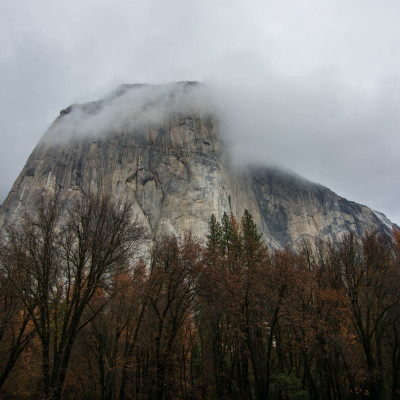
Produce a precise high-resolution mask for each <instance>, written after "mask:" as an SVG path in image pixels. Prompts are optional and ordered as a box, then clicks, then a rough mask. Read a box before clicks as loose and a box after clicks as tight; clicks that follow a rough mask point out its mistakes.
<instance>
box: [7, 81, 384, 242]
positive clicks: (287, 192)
mask: <svg viewBox="0 0 400 400" xmlns="http://www.w3.org/2000/svg"><path fill="white" fill-rule="evenodd" d="M201 88H202V86H201V85H198V84H196V83H194V82H182V83H179V84H174V85H167V86H155V87H153V86H146V85H123V86H121V87H119V88H118V89H117V90H116V91H115V92H114V93H113V94H112V95H111V96H109V97H108V98H107V99H103V100H101V101H98V102H93V103H88V104H83V105H73V106H70V107H68V108H67V109H65V110H62V111H61V112H60V116H59V117H58V118H57V119H56V121H55V122H54V123H53V125H52V126H51V127H50V128H49V130H48V131H47V132H46V133H45V135H44V137H43V138H42V140H41V141H40V142H39V144H38V145H37V146H36V148H35V149H34V151H33V152H32V154H31V155H30V157H29V159H28V161H27V163H26V165H25V167H24V168H23V170H22V172H21V174H20V175H19V177H18V178H17V180H16V182H15V183H14V185H13V187H12V189H11V192H10V193H9V195H8V197H7V199H6V200H5V202H4V204H3V206H2V207H1V209H0V224H1V225H3V226H4V225H5V224H6V223H7V221H12V220H14V219H16V218H18V215H19V214H20V213H21V212H22V211H23V210H24V209H29V207H30V206H31V204H32V202H33V201H34V199H35V197H36V196H37V195H38V193H41V192H42V191H43V190H45V191H48V192H49V193H54V192H57V193H61V195H62V196H68V195H70V194H71V193H76V191H79V192H90V191H92V192H97V191H101V192H102V193H105V194H110V195H112V196H117V197H120V196H126V197H127V198H128V199H129V200H130V201H132V203H133V205H134V210H135V214H136V216H137V218H138V219H139V220H140V221H142V222H143V224H144V225H145V226H146V227H147V229H148V232H149V234H150V237H152V238H155V237H159V236H160V235H163V234H169V233H174V234H182V233H183V232H184V231H185V230H192V231H193V232H195V234H196V235H197V236H199V237H205V235H206V233H207V230H208V221H209V219H210V216H211V214H212V213H214V214H215V215H216V217H217V219H220V218H221V217H222V215H223V213H224V212H227V213H230V212H233V214H234V215H236V216H237V217H238V218H240V217H241V215H242V214H243V212H244V210H245V209H246V208H247V209H248V210H249V211H250V213H251V214H252V215H253V217H254V220H255V221H256V223H257V225H258V227H259V230H260V231H261V232H263V237H264V240H265V241H266V243H267V244H268V245H269V246H270V247H272V248H282V247H284V246H285V245H289V246H296V245H299V244H300V243H301V242H302V240H303V238H309V239H312V238H315V237H322V238H324V239H332V240H336V239H338V238H340V236H341V235H343V234H344V233H345V232H348V231H349V230H350V231H353V232H355V233H356V234H357V235H361V234H362V233H363V232H364V231H365V230H369V231H372V230H373V231H375V230H378V231H382V232H388V233H389V232H390V221H388V220H386V219H385V218H384V216H382V215H378V214H376V213H375V212H373V211H372V210H370V209H369V208H368V207H366V206H362V205H359V204H356V203H353V202H350V201H347V200H345V199H344V198H342V197H340V196H338V195H336V194H335V193H333V192H332V191H330V190H329V189H327V188H325V187H323V186H321V185H317V184H313V183H311V182H309V181H307V180H305V179H303V178H301V177H298V176H295V175H294V174H291V173H288V172H283V171H279V170H277V169H273V168H266V167H262V166H257V167H255V166H253V167H245V168H240V169H237V168H234V166H232V165H231V164H230V162H229V161H228V157H227V155H226V151H225V149H224V146H223V144H222V142H221V139H220V135H219V132H218V129H219V124H218V119H217V117H216V116H215V115H214V114H213V112H212V110H210V109H207V107H206V106H204V99H203V98H202V97H201V96H197V95H195V96H194V95H193V93H196V92H197V91H201V90H202V89H201ZM200 98H201V100H199V99H200ZM266 161H267V160H266Z"/></svg>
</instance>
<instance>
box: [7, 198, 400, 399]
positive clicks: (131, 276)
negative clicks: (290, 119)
mask: <svg viewBox="0 0 400 400" xmlns="http://www.w3.org/2000/svg"><path fill="white" fill-rule="evenodd" d="M96 201H99V200H96ZM96 201H95V199H89V202H88V203H86V202H83V203H82V202H80V203H75V204H74V205H73V206H68V207H69V208H67V210H68V212H67V214H65V213H64V214H63V215H64V218H65V215H67V216H68V215H71V216H73V218H70V219H69V224H65V223H63V224H62V227H63V228H62V229H60V228H57V227H59V225H57V224H58V223H59V218H61V214H62V213H61V211H60V209H59V208H57V207H58V205H57V203H54V202H50V203H43V202H42V203H41V204H40V207H41V208H40V207H39V209H38V211H37V212H39V214H32V215H30V216H27V217H26V219H24V221H25V222H24V221H23V223H26V224H27V225H23V224H22V225H18V226H14V227H11V228H10V229H9V231H8V232H7V233H6V234H5V236H4V237H3V238H2V242H1V254H0V255H1V258H0V261H1V269H0V294H1V311H0V312H1V314H0V345H1V347H0V355H1V357H0V387H1V392H0V393H1V396H2V398H4V399H41V398H48V399H50V398H51V399H56V398H63V399H158V400H163V399H193V400H195V399H238V400H239V399H255V400H267V399H313V400H316V399H329V400H334V399H378V400H379V399H382V400H383V399H393V400H394V399H399V398H400V233H399V232H398V231H396V230H394V232H393V238H389V237H383V236H380V235H378V234H366V235H365V236H364V237H363V239H362V240H358V239H357V238H355V237H354V236H353V235H352V234H350V233H349V234H348V235H346V236H344V237H343V239H342V241H341V242H340V243H335V244H332V243H308V242H304V244H303V246H302V249H301V250H300V251H294V250H292V249H289V248H286V249H283V250H277V251H271V250H269V249H267V248H266V246H265V244H264V242H263V238H262V237H261V235H260V234H259V233H258V231H257V227H256V225H255V223H254V222H253V219H252V216H251V214H250V213H249V212H248V211H247V210H246V211H245V212H244V214H243V216H242V218H241V219H240V221H238V220H237V219H236V218H235V216H234V215H233V214H231V215H227V214H225V215H223V217H222V218H221V220H220V221H218V220H217V219H216V218H215V216H214V215H213V216H211V218H210V224H209V233H208V235H207V239H206V240H205V241H204V242H202V241H200V240H199V239H197V238H196V237H195V236H194V235H195V232H193V233H187V234H186V235H184V236H183V237H181V238H177V237H174V236H170V237H164V238H159V240H157V241H156V243H155V245H154V247H153V252H152V255H151V259H150V260H149V261H148V263H147V264H146V263H144V262H143V261H139V262H138V263H137V264H135V265H133V264H132V262H129V260H130V259H132V258H130V257H132V253H131V250H132V248H131V245H132V244H134V243H135V241H137V240H138V239H139V237H140V235H141V234H142V231H141V230H140V228H139V227H137V226H135V225H131V224H128V223H127V221H129V220H130V219H129V218H130V217H129V215H130V214H129V206H128V205H126V204H125V205H123V204H119V205H118V206H117V207H116V206H115V205H114V204H113V203H112V202H111V201H110V200H109V199H108V200H107V202H105V203H101V204H100V205H101V206H102V207H104V212H105V213H104V214H102V213H101V210H102V209H101V207H100V206H99V203H96ZM94 205H95V208H94V209H93V208H91V207H93V206H94ZM55 206H57V207H55ZM46 207H47V208H46ZM124 207H125V208H124ZM50 211H51V212H50ZM106 211H107V212H106ZM111 211H112V212H111ZM40 212H42V214H40ZM113 213H114V214H113ZM124 213H125V214H124ZM38 215H39V216H40V218H39V219H37V216H38ZM113 218H115V219H116V221H118V223H115V221H113V220H112V219H113ZM26 221H28V222H29V223H27V222H26ZM33 222H34V223H35V224H33ZM56 228H57V229H56ZM119 229H122V230H123V232H124V233H123V234H121V232H119ZM32 230H34V231H32ZM39 230H40V232H39ZM38 232H39V233H38ZM112 238H114V241H113V240H112ZM35 240H36V242H35ZM37 240H39V241H37ZM110 252H111V253H110Z"/></svg>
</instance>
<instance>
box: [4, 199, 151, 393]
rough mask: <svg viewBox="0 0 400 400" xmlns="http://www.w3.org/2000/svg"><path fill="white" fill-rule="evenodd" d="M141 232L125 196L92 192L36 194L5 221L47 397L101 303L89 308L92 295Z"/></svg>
mask: <svg viewBox="0 0 400 400" xmlns="http://www.w3.org/2000/svg"><path fill="white" fill-rule="evenodd" d="M142 232H143V230H142V228H141V227H140V226H138V224H137V223H135V222H132V215H131V206H130V204H129V203H128V202H121V201H120V202H114V201H112V200H111V199H110V198H108V197H101V196H94V195H84V196H80V197H76V198H74V199H72V200H70V201H67V202H65V203H62V202H61V200H60V199H59V198H57V197H53V198H50V199H49V198H47V197H45V196H41V197H40V200H39V201H38V202H37V203H36V204H35V207H34V209H33V211H32V212H30V213H27V214H26V215H25V216H24V217H23V218H22V220H21V222H20V223H19V224H18V225H17V226H15V227H13V228H10V230H9V232H8V247H9V254H10V255H12V258H11V259H12V262H13V264H14V268H17V269H18V270H19V271H20V277H19V280H18V282H16V287H17V289H18V291H19V296H20V298H21V299H22V301H23V303H24V305H25V307H26V309H27V310H28V312H29V315H30V317H31V318H32V321H33V324H34V327H35V329H36V331H37V333H38V336H39V339H40V344H41V351H42V374H43V395H44V397H45V398H46V399H59V398H60V396H61V392H62V389H63V384H64V381H65V377H66V373H67V368H68V363H69V359H70V356H71V350H72V346H73V344H74V342H75V339H76V336H77V334H78V333H79V332H80V330H81V329H82V328H83V327H84V326H85V325H87V324H88V323H89V322H90V321H91V320H92V319H93V318H94V317H95V316H96V315H97V314H98V313H99V312H100V310H101V309H102V307H103V306H104V304H97V303H94V304H97V307H94V308H93V307H92V305H91V299H92V298H93V296H94V294H95V293H96V291H97V290H99V289H100V288H102V289H103V290H104V289H105V290H106V289H107V285H108V282H109V280H110V278H111V277H112V276H113V274H115V273H118V271H119V270H121V269H123V268H125V267H127V265H129V259H130V257H131V256H132V251H133V244H134V243H135V241H137V240H138V239H139V238H140V237H141V235H142Z"/></svg>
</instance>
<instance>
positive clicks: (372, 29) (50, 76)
mask: <svg viewBox="0 0 400 400" xmlns="http://www.w3.org/2000/svg"><path fill="white" fill-rule="evenodd" d="M181 80H198V81H202V82H205V83H207V84H208V85H210V86H212V87H216V88H218V90H217V92H216V93H218V95H217V96H219V97H220V98H219V102H220V104H222V105H223V107H222V108H223V109H224V111H223V112H225V114H226V117H227V120H228V123H227V124H226V125H225V128H226V130H227V131H228V132H227V138H228V140H230V141H231V142H232V146H233V148H234V152H235V154H240V156H241V159H245V160H257V161H265V162H267V163H271V162H275V163H279V164H281V165H283V166H286V167H288V168H290V169H292V170H293V171H295V172H297V173H298V174H300V175H303V176H304V177H306V178H308V179H310V180H312V181H316V182H318V183H321V184H323V185H325V186H328V187H329V188H331V189H332V190H334V191H335V192H336V193H338V194H339V195H341V196H344V197H346V198H348V199H349V200H353V201H357V202H359V203H362V204H366V205H368V206H370V207H371V208H373V209H375V210H379V211H381V212H383V213H385V214H386V216H387V217H388V218H390V219H391V220H392V221H393V222H395V223H397V224H400V201H399V198H400V178H399V177H400V174H399V173H400V159H399V155H400V2H399V1H398V0H303V1H300V0H279V1H278V0H249V1H244V0H241V1H239V0H212V1H211V0H197V1H196V0H169V1H165V0H145V1H132V0H108V1H106V0H96V1H95V0H92V1H85V0H68V1H67V0H65V1H62V0H57V1H55V0H35V1H32V0H13V1H9V0H0V83H1V85H0V135H1V146H0V149H1V153H0V171H1V173H0V203H1V202H2V201H3V200H4V198H5V196H6V195H7V193H8V192H9V190H10V189H11V186H12V183H13V182H14V180H15V179H16V177H17V175H18V173H19V172H20V171H21V169H22V167H23V165H24V163H25V161H26V159H27V157H28V156H29V154H30V152H31V151H32V149H33V148H34V146H35V145H36V143H37V142H38V140H39V139H40V137H41V136H42V135H43V134H44V132H45V130H46V129H47V128H48V126H49V125H50V124H51V123H52V121H53V120H54V119H55V118H56V117H57V115H58V114H59V111H60V110H61V109H63V108H65V107H67V106H68V105H70V104H72V103H80V102H85V101H91V100H96V99H98V98H100V97H102V96H103V95H104V94H105V93H107V92H109V91H110V90H111V89H113V88H114V87H116V86H117V85H119V84H121V83H139V82H146V83H166V82H173V81H181ZM221 93H224V94H223V95H221ZM224 106H226V107H225V108H224ZM237 110H241V112H240V113H238V112H237ZM238 117H240V118H238Z"/></svg>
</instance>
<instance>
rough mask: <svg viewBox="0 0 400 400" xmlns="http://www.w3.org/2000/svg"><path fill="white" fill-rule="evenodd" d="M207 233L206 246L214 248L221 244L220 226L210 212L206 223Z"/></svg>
mask: <svg viewBox="0 0 400 400" xmlns="http://www.w3.org/2000/svg"><path fill="white" fill-rule="evenodd" d="M208 228H209V230H208V231H209V234H208V235H207V239H208V240H207V247H208V248H209V249H210V250H214V249H216V248H219V247H220V246H221V242H222V227H221V224H220V223H219V222H218V221H217V218H216V217H215V215H214V214H211V218H210V222H209V223H208Z"/></svg>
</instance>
